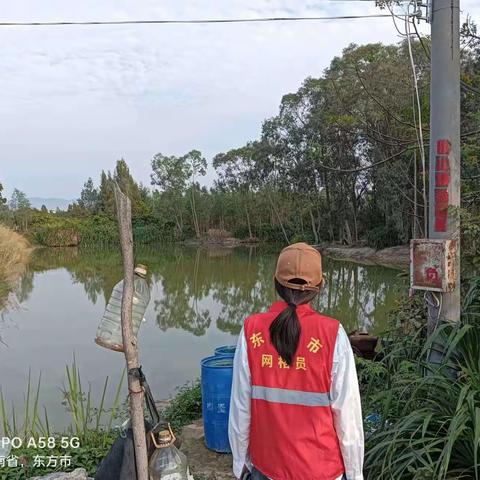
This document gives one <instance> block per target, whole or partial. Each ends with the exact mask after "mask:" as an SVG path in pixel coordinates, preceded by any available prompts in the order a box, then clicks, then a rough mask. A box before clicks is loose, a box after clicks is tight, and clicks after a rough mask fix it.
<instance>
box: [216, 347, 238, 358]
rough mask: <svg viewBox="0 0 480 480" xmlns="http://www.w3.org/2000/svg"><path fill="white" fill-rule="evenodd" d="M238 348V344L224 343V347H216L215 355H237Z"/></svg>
mask: <svg viewBox="0 0 480 480" xmlns="http://www.w3.org/2000/svg"><path fill="white" fill-rule="evenodd" d="M236 349H237V346H236V345H224V346H223V347H217V348H216V349H215V355H216V356H217V357H218V356H221V355H235V350H236Z"/></svg>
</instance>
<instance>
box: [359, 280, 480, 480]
mask: <svg viewBox="0 0 480 480" xmlns="http://www.w3.org/2000/svg"><path fill="white" fill-rule="evenodd" d="M479 297H480V282H479V281H478V279H477V280H474V281H473V282H472V283H471V288H470V291H469V292H468V293H467V295H465V297H464V305H463V313H462V319H461V322H460V323H459V324H458V325H452V324H444V325H441V326H440V327H439V328H438V329H437V331H436V332H435V333H434V334H433V335H432V336H431V337H430V338H428V339H425V337H423V338H422V335H421V334H419V332H424V330H425V326H423V327H422V328H421V329H420V330H419V331H416V332H414V329H412V331H409V328H408V322H407V318H406V316H405V310H403V317H401V318H400V319H398V317H397V320H400V321H399V324H397V325H396V331H397V332H401V335H400V336H402V337H403V338H402V340H401V339H400V338H398V339H397V341H396V342H395V343H394V344H393V345H392V346H391V348H390V349H386V352H385V355H384V357H383V358H382V360H381V361H380V365H376V366H375V367H373V366H368V365H365V364H362V368H363V372H362V371H361V374H362V375H363V376H364V377H365V378H368V380H371V381H372V385H371V386H370V387H369V388H367V391H366V393H365V398H364V399H363V400H364V406H365V405H367V408H369V409H370V411H372V410H373V411H374V412H375V413H378V414H379V418H380V421H379V422H378V423H377V425H375V428H373V429H372V430H373V431H370V432H367V433H370V435H369V436H368V440H367V443H366V457H365V468H366V474H367V477H366V478H368V479H369V480H371V479H375V480H377V479H383V478H385V479H390V478H391V479H397V478H398V479H402V480H447V479H452V480H453V479H475V480H478V479H480V304H479V301H478V300H479ZM415 312H416V310H415V308H413V309H412V310H411V314H412V315H413V317H412V323H416V322H418V320H419V318H418V315H417V313H418V311H417V313H415ZM432 350H436V351H439V352H442V355H443V359H442V361H441V363H440V364H436V365H434V364H432V363H429V362H428V361H427V359H428V358H429V354H430V353H431V352H432ZM366 413H368V411H367V412H366Z"/></svg>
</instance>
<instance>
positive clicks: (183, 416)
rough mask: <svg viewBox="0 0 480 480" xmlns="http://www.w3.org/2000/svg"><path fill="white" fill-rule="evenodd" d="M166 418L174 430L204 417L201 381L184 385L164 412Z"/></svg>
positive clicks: (177, 430) (179, 429)
mask: <svg viewBox="0 0 480 480" xmlns="http://www.w3.org/2000/svg"><path fill="white" fill-rule="evenodd" d="M164 416H165V419H166V420H167V422H169V423H170V425H171V426H172V428H173V430H174V431H176V432H180V431H181V429H182V428H183V427H184V426H185V425H188V424H189V423H192V422H193V421H195V420H198V419H199V418H201V417H202V392H201V388H200V382H199V381H198V380H197V381H196V382H193V383H188V384H186V385H183V386H182V387H180V388H179V389H178V392H177V394H176V395H175V397H173V399H172V400H171V402H170V404H169V405H168V407H167V408H166V409H165V412H164Z"/></svg>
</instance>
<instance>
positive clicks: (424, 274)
mask: <svg viewBox="0 0 480 480" xmlns="http://www.w3.org/2000/svg"><path fill="white" fill-rule="evenodd" d="M456 279H457V241H456V240H432V239H415V240H412V241H411V242H410V282H411V287H412V288H413V289H416V290H430V291H434V292H451V291H452V290H454V289H455V285H456Z"/></svg>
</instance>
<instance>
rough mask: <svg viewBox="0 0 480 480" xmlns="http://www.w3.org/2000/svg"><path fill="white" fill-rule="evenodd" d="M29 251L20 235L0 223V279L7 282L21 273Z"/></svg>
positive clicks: (27, 244)
mask: <svg viewBox="0 0 480 480" xmlns="http://www.w3.org/2000/svg"><path fill="white" fill-rule="evenodd" d="M31 251H32V249H31V248H30V245H29V243H28V241H27V240H26V239H25V238H24V237H22V235H20V234H18V233H16V232H14V231H13V230H10V229H9V228H7V227H4V226H3V225H0V280H1V281H4V282H8V283H9V282H12V281H14V280H15V279H16V278H17V277H18V276H19V275H21V274H22V273H23V271H24V270H25V267H26V265H27V262H28V258H29V256H30V252H31Z"/></svg>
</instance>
